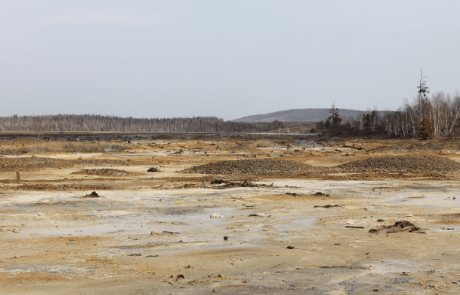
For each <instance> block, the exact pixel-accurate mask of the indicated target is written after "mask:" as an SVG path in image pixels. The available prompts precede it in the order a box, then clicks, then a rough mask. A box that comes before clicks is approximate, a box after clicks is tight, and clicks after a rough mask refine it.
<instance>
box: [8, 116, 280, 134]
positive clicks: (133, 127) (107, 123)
mask: <svg viewBox="0 0 460 295" xmlns="http://www.w3.org/2000/svg"><path fill="white" fill-rule="evenodd" d="M283 127H285V123H283V122H279V121H274V122H254V123H248V122H230V121H224V120H223V119H219V118H217V117H192V118H163V119H160V118H157V119H147V118H132V117H116V116H102V115H46V116H16V115H15V116H11V117H0V131H38V132H40V131H119V132H158V133H175V132H267V131H271V130H275V129H278V128H283Z"/></svg>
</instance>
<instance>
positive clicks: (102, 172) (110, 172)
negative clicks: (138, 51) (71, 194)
mask: <svg viewBox="0 0 460 295" xmlns="http://www.w3.org/2000/svg"><path fill="white" fill-rule="evenodd" d="M72 174H83V175H97V176H133V175H139V174H140V173H137V172H128V171H125V170H119V169H84V170H80V171H77V172H73V173H72Z"/></svg>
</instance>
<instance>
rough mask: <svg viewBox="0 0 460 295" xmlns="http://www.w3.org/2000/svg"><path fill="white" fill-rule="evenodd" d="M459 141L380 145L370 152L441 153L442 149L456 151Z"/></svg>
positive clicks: (459, 146)
mask: <svg viewBox="0 0 460 295" xmlns="http://www.w3.org/2000/svg"><path fill="white" fill-rule="evenodd" d="M458 150H460V143H458V142H445V141H444V142H429V143H422V144H414V145H387V146H380V147H378V148H376V149H374V150H372V151H371V152H373V153H381V154H384V153H398V154H399V153H429V152H436V153H441V152H443V151H458Z"/></svg>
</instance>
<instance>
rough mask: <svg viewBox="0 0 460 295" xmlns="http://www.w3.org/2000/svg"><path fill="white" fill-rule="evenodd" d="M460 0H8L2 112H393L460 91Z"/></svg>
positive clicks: (0, 25) (0, 21)
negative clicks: (426, 93) (426, 91)
mask: <svg viewBox="0 0 460 295" xmlns="http://www.w3.org/2000/svg"><path fill="white" fill-rule="evenodd" d="M459 15H460V1H458V0H455V1H454V0H453V1H447V0H444V1H434V0H433V1H423V0H414V1H401V0H398V1H388V0H385V1H373V0H363V1H352V0H347V1H344V0H336V1H332V0H328V1H324V0H318V1H306V0H302V1H295V0H289V1H285V0H283V1H281V0H280V1H270V0H261V1H256V0H251V1H246V0H244V1H243V0H241V1H238V0H228V1H215V0H210V1H201V0H193V1H189V0H187V1H185V0H184V1H173V0H167V1H152V0H144V1H141V0H129V1H128V0H126V1H119V0H90V1H89V0H78V1H62V0H55V1H51V0H40V1H37V0H30V1H27V0H2V1H0V97H1V102H2V104H1V108H0V116H11V115H14V114H18V115H32V114H35V115H42V114H59V113H66V114H102V115H117V116H133V117H148V118H152V117H192V116H218V117H221V118H224V119H235V118H239V117H242V116H247V115H254V114H262V113H268V112H274V111H280V110H287V109H297V108H328V107H330V106H331V104H332V103H333V102H335V105H336V106H337V107H339V108H349V109H360V110H366V109H372V108H373V107H374V106H376V107H377V108H378V109H389V110H395V109H397V108H398V107H399V106H401V104H402V101H403V99H404V98H408V99H409V100H412V98H413V97H414V96H415V94H416V92H417V88H416V86H417V81H418V79H419V78H420V69H421V67H423V71H424V74H425V75H426V76H427V85H428V86H429V87H430V88H431V90H432V92H437V91H444V92H450V93H453V92H454V91H455V90H457V89H460V19H459Z"/></svg>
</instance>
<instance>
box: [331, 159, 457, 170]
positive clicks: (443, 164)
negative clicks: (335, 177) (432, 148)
mask: <svg viewBox="0 0 460 295" xmlns="http://www.w3.org/2000/svg"><path fill="white" fill-rule="evenodd" d="M336 168H337V169H339V170H342V171H343V172H377V173H404V172H409V173H441V174H445V173H456V172H459V171H460V164H459V163H457V162H455V161H452V160H450V159H448V158H445V157H438V156H412V155H406V156H394V157H382V158H369V159H366V160H359V161H354V162H350V163H346V164H342V165H339V166H337V167H336Z"/></svg>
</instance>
